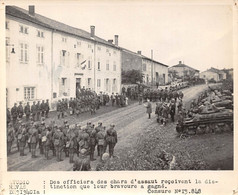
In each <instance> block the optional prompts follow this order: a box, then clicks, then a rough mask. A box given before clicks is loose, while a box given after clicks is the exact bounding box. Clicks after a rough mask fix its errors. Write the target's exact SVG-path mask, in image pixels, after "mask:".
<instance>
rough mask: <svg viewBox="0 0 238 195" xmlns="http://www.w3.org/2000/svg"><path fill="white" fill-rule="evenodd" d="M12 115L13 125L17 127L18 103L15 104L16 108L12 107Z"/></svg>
mask: <svg viewBox="0 0 238 195" xmlns="http://www.w3.org/2000/svg"><path fill="white" fill-rule="evenodd" d="M11 115H12V122H13V125H15V124H16V120H17V116H18V109H17V103H14V106H13V107H12V109H11Z"/></svg>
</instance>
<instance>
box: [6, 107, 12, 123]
mask: <svg viewBox="0 0 238 195" xmlns="http://www.w3.org/2000/svg"><path fill="white" fill-rule="evenodd" d="M10 122H11V112H10V110H9V108H7V126H8V124H9V123H10Z"/></svg>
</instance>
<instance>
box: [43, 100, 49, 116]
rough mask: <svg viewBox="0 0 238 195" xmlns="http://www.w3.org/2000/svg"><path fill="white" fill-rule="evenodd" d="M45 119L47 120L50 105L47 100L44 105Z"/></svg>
mask: <svg viewBox="0 0 238 195" xmlns="http://www.w3.org/2000/svg"><path fill="white" fill-rule="evenodd" d="M44 111H45V117H46V118H49V111H50V105H49V100H48V99H47V100H46V102H45V105H44Z"/></svg>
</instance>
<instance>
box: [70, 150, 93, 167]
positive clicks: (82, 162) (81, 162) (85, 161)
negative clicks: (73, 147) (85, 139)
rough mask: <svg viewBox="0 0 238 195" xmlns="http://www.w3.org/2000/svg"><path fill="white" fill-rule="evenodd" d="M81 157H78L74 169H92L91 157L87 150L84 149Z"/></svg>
mask: <svg viewBox="0 0 238 195" xmlns="http://www.w3.org/2000/svg"><path fill="white" fill-rule="evenodd" d="M81 151H83V152H81V155H80V157H78V158H76V159H75V161H74V165H73V171H90V170H91V165H90V159H89V157H88V156H87V155H86V152H87V151H85V150H84V149H82V150H81Z"/></svg>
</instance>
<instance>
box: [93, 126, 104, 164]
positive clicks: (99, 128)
mask: <svg viewBox="0 0 238 195" xmlns="http://www.w3.org/2000/svg"><path fill="white" fill-rule="evenodd" d="M95 130H96V132H97V134H96V141H97V151H98V156H100V160H102V155H103V146H104V137H105V136H104V133H103V126H102V122H98V126H97V127H96V128H95Z"/></svg>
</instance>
